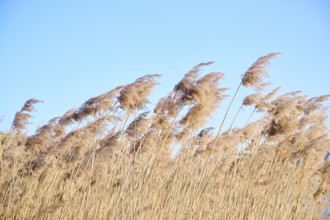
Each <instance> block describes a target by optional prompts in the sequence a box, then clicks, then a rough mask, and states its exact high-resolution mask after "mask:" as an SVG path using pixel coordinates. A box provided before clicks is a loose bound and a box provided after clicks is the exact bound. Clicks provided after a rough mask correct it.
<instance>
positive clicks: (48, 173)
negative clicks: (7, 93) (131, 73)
mask: <svg viewBox="0 0 330 220" xmlns="http://www.w3.org/2000/svg"><path fill="white" fill-rule="evenodd" d="M278 55H279V53H271V54H268V55H265V56H262V57H260V58H259V59H258V60H257V61H256V62H255V63H254V64H253V65H252V66H251V67H250V68H249V69H248V70H247V71H246V72H245V73H244V74H243V75H242V78H241V80H240V82H239V84H238V88H237V89H236V90H235V93H234V94H233V95H232V96H228V95H227V94H226V93H227V89H226V88H224V87H222V85H221V80H222V78H223V75H224V74H223V73H220V72H211V73H207V74H201V72H202V68H203V67H206V66H208V65H211V64H212V62H207V63H201V64H199V65H197V66H195V67H194V68H193V69H191V70H190V71H189V72H188V73H187V74H185V75H184V77H183V79H182V80H181V81H180V82H178V83H177V84H176V85H175V87H174V89H173V91H171V92H169V93H168V95H167V96H166V97H163V98H161V99H159V102H158V103H156V104H155V105H154V107H153V109H150V107H149V109H148V108H147V104H148V102H149V96H150V94H152V91H153V89H154V88H155V87H156V86H157V85H158V78H159V75H155V74H154V75H145V76H143V77H140V78H138V79H137V80H136V81H134V82H132V83H130V84H128V85H125V86H119V87H117V88H115V89H112V90H110V91H108V92H105V93H104V94H101V95H99V96H96V97H92V98H90V99H88V100H87V101H86V102H85V103H83V104H82V105H81V106H80V107H79V108H77V109H70V110H68V111H67V112H66V113H65V114H63V115H62V116H59V117H55V118H53V119H51V120H50V121H49V122H48V123H47V124H45V125H43V126H41V127H40V128H38V130H37V131H36V132H35V133H34V134H32V135H27V132H26V126H27V124H28V123H29V119H30V117H31V114H33V111H34V110H35V107H34V106H35V105H36V104H38V103H40V102H41V101H40V100H38V99H30V100H28V101H27V102H26V103H25V104H24V106H23V107H22V109H21V110H20V111H18V112H17V114H16V116H15V119H14V121H13V124H12V128H11V129H10V131H9V132H7V133H1V134H0V140H1V141H0V162H1V164H0V189H1V190H0V218H1V219H320V218H327V217H328V218H329V216H327V213H325V212H324V209H325V207H327V206H328V205H329V193H330V161H329V151H330V148H329V142H330V139H329V128H328V127H327V126H326V119H327V109H326V106H325V105H324V103H325V102H326V101H327V100H328V98H329V97H330V96H329V95H323V96H319V97H312V98H309V97H307V96H305V95H302V94H301V92H292V93H286V94H279V91H280V88H275V89H273V90H270V89H269V86H270V85H269V83H267V82H265V79H266V78H267V76H268V73H267V71H266V67H267V66H268V64H269V63H270V61H271V60H272V59H273V58H275V57H276V56H278ZM244 87H249V88H250V90H249V91H252V93H251V94H250V95H248V96H246V97H245V98H244V100H243V101H242V103H241V107H240V108H239V109H236V110H235V109H233V105H232V104H233V103H234V102H237V103H239V102H241V101H240V100H237V98H236V96H237V94H238V93H239V92H240V91H241V90H242V89H244ZM269 90H270V91H269ZM267 91H268V92H267ZM225 99H227V100H229V106H227V107H226V106H223V100H225ZM148 106H149V105H148ZM219 107H221V108H225V109H226V113H225V114H224V116H223V119H222V121H220V122H219V127H218V128H217V129H216V128H210V127H207V125H208V120H209V119H210V118H212V117H213V114H214V112H215V111H216V110H217V109H218V108H219ZM243 108H244V109H251V115H250V117H248V118H246V123H244V124H242V125H240V126H237V127H236V125H235V124H236V123H235V122H236V118H237V116H238V115H240V114H241V112H242V109H243ZM257 112H259V113H261V116H260V117H259V118H258V119H257V120H254V121H252V120H251V119H252V118H253V117H252V116H254V115H255V114H256V113H257ZM229 114H231V115H233V116H234V115H236V117H234V119H233V120H232V121H231V122H230V124H231V126H230V127H229V128H226V129H225V126H224V124H225V122H227V120H228V115H229ZM227 123H228V122H227ZM322 213H323V214H322Z"/></svg>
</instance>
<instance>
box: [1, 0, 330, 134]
mask: <svg viewBox="0 0 330 220" xmlns="http://www.w3.org/2000/svg"><path fill="white" fill-rule="evenodd" d="M270 52H282V53H283V54H282V55H280V56H279V57H278V58H276V59H275V60H273V62H272V65H271V66H270V68H268V70H269V73H270V80H271V81H272V82H273V85H274V87H275V86H282V92H289V91H295V90H302V91H303V92H304V94H306V95H309V96H318V95H322V94H329V93H330V86H329V82H330V3H329V1H327V0H315V1H307V0H299V1H298V0H292V1H287V0H277V1H261V0H260V1H255V0H251V1H243V0H241V1H239V0H237V1H219V0H217V1H216V0H214V1H211V0H203V1H194V0H190V1H186V0H183V1H173V0H167V1H143V0H141V1H111V0H109V1H83V0H80V1H73V0H72V1H67V0H66V1H64V0H57V1H41V0H35V1H19V0H17V1H15V0H0V77H1V78H0V79H1V85H0V99H1V105H0V118H1V122H0V130H8V129H9V128H10V124H11V122H12V119H13V117H14V114H15V112H16V111H18V110H19V109H20V108H21V106H22V105H23V104H24V102H25V101H26V100H27V99H29V98H31V97H34V98H38V99H41V100H43V101H44V103H42V104H38V105H37V106H36V107H37V109H38V112H36V113H34V116H35V118H34V119H33V120H32V121H33V122H34V126H39V125H41V124H42V123H46V122H47V121H48V120H49V119H51V118H53V117H55V116H59V115H62V114H63V113H64V112H65V111H66V110H68V109H70V108H73V107H79V106H80V104H81V103H83V102H84V101H85V100H86V99H88V98H89V97H91V96H95V95H98V94H100V93H103V92H105V91H108V90H110V89H112V88H114V87H116V86H117V85H122V84H127V83H129V82H132V81H134V80H135V79H136V78H137V77H140V76H142V75H144V74H149V73H158V74H162V75H163V76H162V78H160V80H159V81H160V83H161V85H160V86H159V87H158V88H156V90H155V93H154V95H153V96H152V99H151V100H152V101H153V102H155V100H156V99H157V98H158V97H161V96H164V95H165V94H166V93H167V92H169V91H170V90H171V89H172V88H173V87H174V85H175V84H176V83H177V82H178V81H179V80H180V79H181V78H182V77H183V75H184V74H185V73H186V72H187V71H188V70H189V69H190V68H192V67H193V66H194V65H196V64H198V63H200V62H203V61H215V64H214V65H212V66H211V67H208V68H206V69H205V73H206V72H208V71H220V72H224V73H225V79H224V80H223V82H222V86H224V87H229V88H231V90H229V91H228V92H227V94H228V95H230V94H232V93H233V90H234V89H235V88H236V86H237V85H238V84H239V81H240V79H241V74H243V73H244V71H245V70H246V69H247V68H248V67H249V66H250V65H251V64H252V63H253V62H254V61H255V60H256V59H257V58H258V57H259V56H262V55H265V54H268V53H270ZM240 94H241V95H242V96H243V95H246V94H247V91H246V90H242V91H241V93H240ZM238 101H240V100H238ZM222 107H223V108H224V107H225V104H224V105H222ZM221 115H222V113H221V111H220V112H219V113H217V115H216V117H215V119H213V120H211V122H210V123H211V124H212V125H217V124H219V121H218V118H219V117H221ZM32 129H34V128H32Z"/></svg>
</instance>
